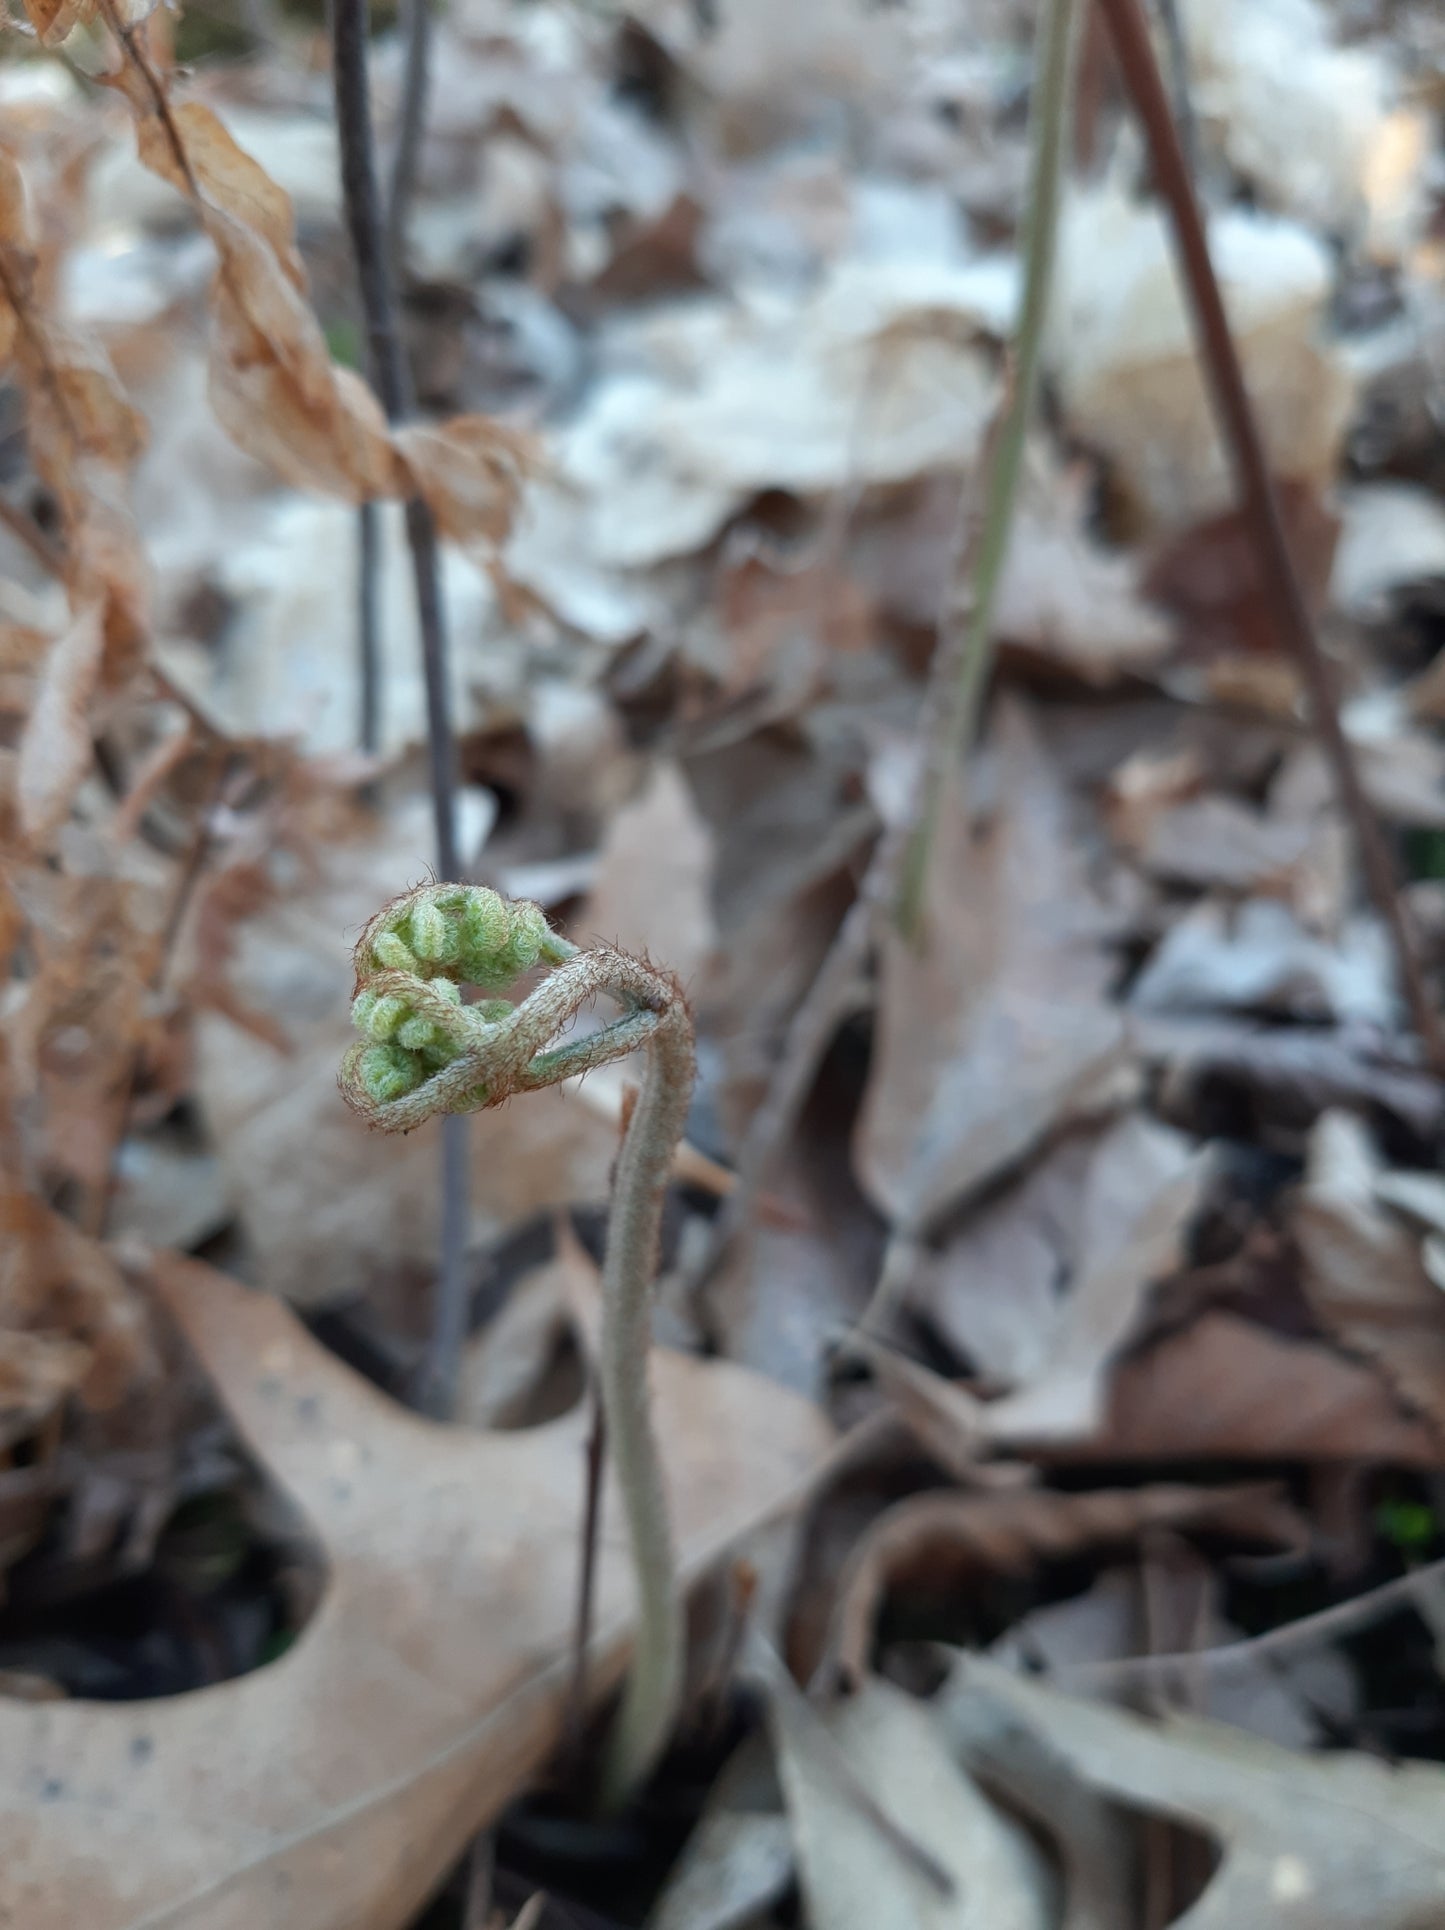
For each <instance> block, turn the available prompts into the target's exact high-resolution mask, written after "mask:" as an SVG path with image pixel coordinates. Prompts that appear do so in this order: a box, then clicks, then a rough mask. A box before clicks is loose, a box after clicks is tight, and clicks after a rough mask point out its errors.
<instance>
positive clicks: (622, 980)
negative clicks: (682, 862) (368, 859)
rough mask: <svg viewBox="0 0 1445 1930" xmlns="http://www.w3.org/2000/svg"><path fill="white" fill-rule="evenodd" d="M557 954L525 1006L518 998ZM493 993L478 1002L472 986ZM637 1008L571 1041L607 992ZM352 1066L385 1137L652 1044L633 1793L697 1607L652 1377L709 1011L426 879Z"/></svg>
mask: <svg viewBox="0 0 1445 1930" xmlns="http://www.w3.org/2000/svg"><path fill="white" fill-rule="evenodd" d="M537 965H542V966H546V967H549V968H550V969H549V970H548V971H547V974H546V976H545V977H543V978H542V979H541V980H540V981H539V983H538V984H537V986H536V989H535V990H534V991H533V992H531V993H530V994H529V996H528V997H526V998H525V999H523V1000H522V1001H521V1003H520V1004H513V1003H511V1002H510V1001H509V1000H508V999H506V998H504V997H502V996H501V994H502V993H503V992H505V991H506V990H507V989H508V988H509V987H510V986H511V985H512V983H513V982H514V980H516V979H517V978H519V977H520V976H521V975H522V973H524V972H528V971H531V970H532V969H533V967H535V966H537ZM464 985H471V986H475V987H476V988H477V989H478V990H479V991H480V992H482V993H483V994H484V995H485V996H483V997H482V998H480V999H479V1000H478V1001H477V1002H476V1003H475V1004H470V1005H467V1004H463V1002H462V987H463V986H464ZM603 995H605V996H606V997H608V998H610V999H613V1000H614V1001H615V1002H616V1003H617V1004H618V1005H619V1006H620V1007H621V1008H622V1011H621V1016H620V1017H618V1018H615V1019H613V1020H611V1021H610V1022H609V1023H608V1024H607V1025H604V1026H602V1027H601V1028H600V1029H599V1030H598V1031H595V1032H590V1033H587V1034H585V1035H583V1036H581V1037H577V1038H572V1039H566V1040H563V1039H562V1038H561V1034H562V1032H563V1030H564V1029H565V1027H566V1026H567V1025H568V1024H570V1022H571V1021H572V1020H573V1019H574V1018H575V1017H576V1016H577V1014H578V1013H579V1012H580V1011H581V1010H582V1008H583V1007H584V1006H586V1005H590V1004H591V1002H592V1001H593V1000H594V999H596V998H598V997H599V996H603ZM351 1012H352V1018H353V1020H354V1022H355V1024H356V1028H357V1030H358V1031H359V1032H360V1033H361V1034H362V1038H361V1040H360V1041H358V1043H357V1044H355V1045H353V1046H352V1047H351V1049H350V1051H349V1052H348V1053H347V1055H346V1057H345V1059H344V1060H343V1062H342V1069H341V1089H342V1091H343V1093H344V1094H345V1096H346V1099H347V1101H348V1103H349V1104H350V1105H351V1106H352V1107H353V1108H354V1109H355V1111H357V1112H358V1113H360V1114H361V1116H362V1117H363V1118H364V1119H366V1120H367V1121H368V1122H369V1123H370V1124H371V1125H374V1126H379V1127H380V1128H381V1129H382V1130H383V1131H384V1132H409V1131H410V1130H411V1129H412V1127H414V1126H419V1125H421V1123H422V1121H423V1120H426V1119H430V1118H431V1117H432V1116H433V1115H434V1114H436V1113H460V1112H476V1111H478V1110H479V1109H480V1108H482V1107H484V1106H499V1105H501V1104H502V1103H503V1102H504V1101H505V1100H507V1099H510V1098H511V1097H512V1095H513V1093H518V1092H535V1091H537V1090H539V1089H540V1088H541V1087H543V1086H551V1085H556V1084H557V1082H558V1081H559V1080H562V1079H568V1078H571V1077H572V1076H573V1075H574V1074H576V1073H579V1072H587V1071H590V1070H591V1069H592V1068H593V1067H595V1066H600V1065H607V1064H610V1063H611V1062H612V1061H613V1060H614V1059H620V1058H623V1057H625V1056H626V1055H627V1054H628V1053H631V1052H635V1051H637V1050H638V1049H639V1048H642V1049H644V1050H645V1052H646V1062H645V1064H646V1070H645V1072H644V1075H643V1080H642V1090H641V1093H640V1094H639V1097H638V1101H637V1104H636V1106H635V1107H634V1109H633V1112H632V1117H631V1120H630V1122H629V1124H628V1127H627V1131H626V1135H625V1137H624V1139H623V1143H622V1150H621V1153H620V1154H619V1156H618V1161H617V1175H616V1180H615V1183H614V1190H613V1200H612V1215H611V1220H610V1223H609V1226H608V1231H607V1256H606V1260H605V1262H604V1264H603V1270H602V1305H603V1312H602V1353H601V1382H602V1404H603V1408H604V1411H605V1413H606V1417H607V1434H608V1442H609V1446H610V1448H611V1451H612V1455H613V1459H614V1464H615V1466H616V1469H617V1480H618V1486H619V1488H620V1490H621V1493H622V1497H623V1505H624V1507H625V1509H626V1513H627V1526H628V1531H629V1534H630V1537H631V1542H632V1557H633V1563H634V1566H635V1569H636V1575H637V1593H638V1621H637V1646H636V1653H635V1660H634V1662H633V1666H632V1672H631V1675H630V1676H629V1678H628V1683H627V1688H626V1691H625V1694H624V1696H623V1700H622V1706H621V1709H620V1710H619V1712H618V1716H617V1720H616V1724H615V1726H614V1728H613V1731H612V1734H611V1736H610V1737H609V1739H608V1746H607V1753H606V1759H605V1762H604V1767H603V1795H604V1799H605V1800H607V1801H609V1802H611V1803H619V1802H622V1801H624V1800H625V1799H626V1797H627V1796H628V1795H629V1794H630V1793H631V1792H632V1791H633V1790H634V1789H635V1788H636V1787H637V1786H638V1784H639V1783H640V1782H641V1781H642V1780H643V1779H644V1778H645V1777H646V1775H647V1774H648V1772H649V1771H650V1770H651V1769H652V1767H653V1766H654V1765H655V1763H656V1761H657V1759H658V1757H659V1755H660V1754H661V1752H662V1750H663V1748H664V1747H665V1745H666V1743H667V1740H668V1737H669V1735H670V1733H671V1730H672V1726H673V1722H674V1720H675V1717H676V1713H677V1704H678V1699H679V1696H680V1694H681V1690H682V1666H683V1642H684V1630H683V1614H682V1602H681V1598H680V1595H679V1593H678V1588H677V1580H676V1572H675V1562H674V1558H673V1548H672V1533H671V1529H670V1527H669V1524H668V1517H667V1504H666V1498H665V1495H664V1492H663V1483H662V1467H661V1462H660V1460H659V1457H658V1451H657V1441H656V1436H655V1435H654V1433H653V1428H652V1415H651V1403H650V1399H649V1395H648V1385H647V1355H648V1341H649V1330H650V1320H649V1310H650V1304H651V1287H652V1280H653V1275H654V1272H655V1270H656V1265H657V1241H658V1229H659V1225H660V1223H661V1219H662V1203H663V1195H664V1193H665V1191H666V1187H667V1178H668V1174H669V1171H670V1170H671V1166H672V1157H673V1153H674V1151H675V1149H676V1147H677V1144H678V1141H679V1140H680V1139H681V1138H682V1132H683V1127H684V1125H685V1124H686V1121H687V1110H688V1104H689V1101H690V1099H691V1096H692V1082H693V1037H692V1019H691V1016H690V1014H689V1012H688V1009H687V1004H686V1001H685V1000H684V998H683V995H682V991H681V988H680V987H679V986H678V983H677V981H676V979H674V978H673V977H672V976H671V974H669V973H667V972H663V971H659V970H658V969H657V967H656V966H654V965H650V964H648V963H647V962H646V961H644V960H642V959H637V958H632V957H629V955H628V954H627V953H626V952H618V951H612V950H610V949H607V948H599V949H597V950H595V951H581V950H579V949H578V948H577V946H575V945H571V944H569V943H568V942H567V940H566V939H565V938H559V937H558V936H557V934H556V933H555V932H554V931H552V930H551V929H550V927H549V926H548V924H547V921H546V918H545V917H544V916H543V914H542V912H541V910H540V908H539V907H538V906H536V905H533V904H528V903H525V902H524V901H521V900H509V899H505V898H501V897H499V896H498V895H497V893H496V892H494V891H488V890H487V889H486V888H485V887H483V886H480V885H425V886H422V887H421V888H420V889H418V890H416V891H411V892H407V893H406V894H405V895H404V896H403V897H401V898H398V899H396V900H395V901H394V902H393V903H391V904H389V905H387V906H386V907H385V908H384V909H383V910H382V911H380V912H378V913H377V915H376V916H375V917H374V918H373V919H372V920H371V922H370V924H369V925H368V926H367V927H366V930H365V931H364V932H363V933H362V935H361V939H360V941H359V943H358V944H357V947H356V994H355V998H354V1000H353V1002H352V1008H351Z"/></svg>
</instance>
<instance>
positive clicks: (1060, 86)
mask: <svg viewBox="0 0 1445 1930" xmlns="http://www.w3.org/2000/svg"><path fill="white" fill-rule="evenodd" d="M1076 13H1077V8H1076V6H1075V4H1074V0H1045V5H1044V9H1043V12H1042V14H1041V16H1040V19H1039V26H1038V39H1037V41H1036V43H1035V54H1034V89H1033V100H1032V105H1031V109H1030V114H1029V131H1030V137H1031V158H1030V164H1029V194H1028V216H1027V229H1026V237H1025V247H1024V284H1023V294H1022V299H1021V302H1020V307H1019V318H1018V325H1017V327H1016V328H1015V331H1014V339H1013V344H1012V350H1011V357H1010V360H1011V376H1010V382H1009V388H1008V393H1007V395H1006V397H1005V400H1004V404H1003V412H1002V415H1001V417H1000V419H999V422H998V425H997V429H996V432H995V434H994V436H993V437H992V438H991V441H992V448H991V450H990V451H989V452H988V453H987V454H986V457H985V460H986V462H987V464H988V474H987V495H986V498H985V501H984V506H983V517H982V523H981V526H980V528H979V530H978V535H977V545H976V548H975V545H974V543H973V542H972V541H971V540H970V539H969V538H968V537H967V536H963V535H961V537H960V542H959V546H958V554H957V558H956V569H955V580H953V581H951V582H950V584H949V588H948V592H947V595H948V598H949V603H948V607H947V609H946V610H945V612H944V615H943V618H942V620H941V621H940V625H939V643H938V650H937V657H936V665H935V674H936V675H937V676H939V677H948V678H950V679H951V680H952V688H951V690H948V691H946V692H945V694H944V696H943V699H942V701H940V702H939V703H937V704H936V705H933V706H931V707H930V708H931V711H932V716H933V718H934V725H933V729H932V731H931V733H930V741H929V743H928V744H927V746H926V747H925V756H924V774H923V791H922V798H921V803H920V809H919V814H918V821H917V825H916V827H915V829H914V831H913V834H912V836H911V837H910V839H909V842H908V847H907V850H906V852H905V854H904V859H903V871H902V876H901V879H900V882H899V894H898V905H897V910H896V914H895V916H896V919H897V923H898V926H899V928H900V930H901V931H902V932H903V933H904V934H905V936H907V937H909V938H916V937H917V935H918V931H919V924H920V918H921V913H922V908H923V894H924V886H925V883H926V881H927V876H928V864H929V858H930V855H931V853H932V850H933V843H934V838H935V835H936V832H937V828H938V814H939V809H940V806H941V804H942V800H943V793H944V786H945V784H946V782H947V779H948V775H949V773H950V771H951V770H952V769H953V768H954V767H955V766H956V765H957V763H958V760H959V758H960V756H962V755H964V754H966V752H967V750H968V746H969V745H970V743H971V742H972V739H973V734H974V731H975V728H976V726H977V723H978V712H979V705H980V701H981V699H982V696H983V692H984V689H985V687H986V685H987V682H988V673H989V670H990V668H991V666H992V662H993V649H992V645H993V611H994V603H995V600H996V598H997V595H998V586H999V580H1000V578H1001V577H1002V575H1003V566H1004V562H1005V560H1006V558H1007V556H1008V546H1009V537H1010V534H1011V533H1012V530H1013V520H1014V505H1015V503H1016V501H1017V499H1018V485H1019V475H1020V473H1021V471H1022V468H1023V455H1024V444H1025V441H1026V439H1027V436H1028V429H1029V424H1030V422H1031V421H1032V420H1033V414H1034V406H1035V403H1036V400H1037V397H1038V388H1039V371H1040V362H1041V358H1042V348H1043V333H1044V317H1045V314H1046V312H1047V309H1048V300H1049V284H1050V282H1051V280H1052V274H1053V263H1054V245H1055V240H1056V238H1057V234H1058V225H1059V201H1060V195H1061V188H1062V182H1063V168H1064V155H1065V151H1066V148H1067V132H1068V116H1069V76H1070V70H1071V68H1072V64H1073V42H1074V24H1075V17H1076ZM970 562H971V563H972V577H973V581H972V596H971V599H970V609H969V616H968V622H967V625H966V627H965V629H964V632H963V635H962V637H961V638H958V639H957V640H955V635H954V625H955V622H956V616H955V611H956V609H957V607H958V604H959V601H960V598H959V583H958V581H957V578H958V577H959V576H961V575H962V574H964V573H965V572H966V571H967V570H968V568H969V564H970Z"/></svg>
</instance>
